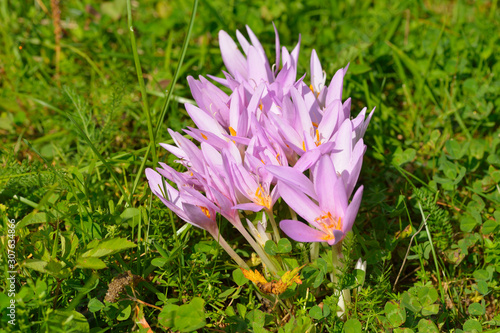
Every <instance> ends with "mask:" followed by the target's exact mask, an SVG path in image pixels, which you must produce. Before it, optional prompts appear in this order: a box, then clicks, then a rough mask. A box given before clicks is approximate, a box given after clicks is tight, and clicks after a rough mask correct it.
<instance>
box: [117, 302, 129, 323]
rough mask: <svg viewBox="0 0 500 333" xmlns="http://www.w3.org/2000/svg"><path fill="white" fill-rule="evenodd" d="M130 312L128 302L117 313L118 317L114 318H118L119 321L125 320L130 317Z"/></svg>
mask: <svg viewBox="0 0 500 333" xmlns="http://www.w3.org/2000/svg"><path fill="white" fill-rule="evenodd" d="M130 313H132V307H131V306H130V304H129V305H128V306H127V307H126V308H125V309H123V310H122V311H121V312H120V313H119V314H118V317H117V318H116V319H118V320H120V321H123V320H127V319H128V318H129V317H130Z"/></svg>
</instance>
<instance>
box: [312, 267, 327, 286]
mask: <svg viewBox="0 0 500 333" xmlns="http://www.w3.org/2000/svg"><path fill="white" fill-rule="evenodd" d="M324 280H325V273H323V271H319V273H318V275H316V279H314V284H313V287H314V288H318V287H319V286H321V284H322V283H323V281H324Z"/></svg>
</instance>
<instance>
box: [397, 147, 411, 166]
mask: <svg viewBox="0 0 500 333" xmlns="http://www.w3.org/2000/svg"><path fill="white" fill-rule="evenodd" d="M416 155H417V152H416V150H415V149H413V148H408V149H406V150H405V151H403V150H402V149H401V147H398V148H397V149H396V151H395V152H394V155H393V157H392V163H393V164H394V165H396V166H401V165H403V164H405V163H408V162H411V161H413V160H414V159H415V156H416Z"/></svg>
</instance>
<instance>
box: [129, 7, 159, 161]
mask: <svg viewBox="0 0 500 333" xmlns="http://www.w3.org/2000/svg"><path fill="white" fill-rule="evenodd" d="M127 18H128V28H129V32H130V44H131V45H132V53H133V54H134V63H135V71H136V73H137V81H139V86H140V90H141V97H142V110H143V112H144V114H145V115H146V118H147V120H148V134H149V141H150V142H152V143H153V146H155V145H156V144H155V136H156V135H155V132H154V131H153V120H152V118H151V111H150V110H149V104H148V95H147V94H146V87H145V86H144V78H143V76H142V68H141V61H140V59H139V53H137V44H136V42H135V34H134V26H133V24H132V7H131V5H130V0H127ZM153 160H154V161H157V160H158V156H157V155H156V149H154V150H153Z"/></svg>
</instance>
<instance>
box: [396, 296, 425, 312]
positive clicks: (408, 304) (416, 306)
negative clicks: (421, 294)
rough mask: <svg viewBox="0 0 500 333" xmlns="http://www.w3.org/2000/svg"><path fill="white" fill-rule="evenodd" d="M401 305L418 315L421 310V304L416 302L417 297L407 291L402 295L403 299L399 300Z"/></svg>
mask: <svg viewBox="0 0 500 333" xmlns="http://www.w3.org/2000/svg"><path fill="white" fill-rule="evenodd" d="M401 305H404V307H405V308H407V309H408V310H410V311H412V312H413V313H419V312H420V310H422V304H420V302H419V301H418V299H417V297H415V296H414V295H411V294H410V293H408V292H407V291H405V292H404V293H403V298H402V299H401Z"/></svg>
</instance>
